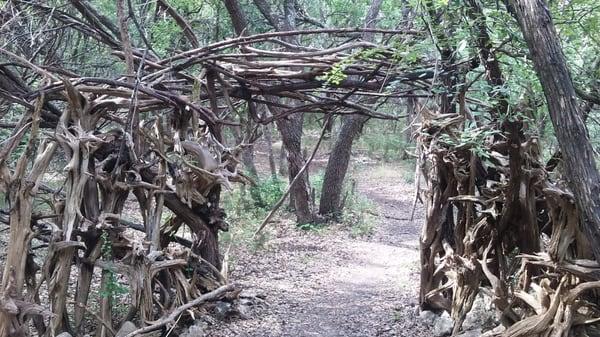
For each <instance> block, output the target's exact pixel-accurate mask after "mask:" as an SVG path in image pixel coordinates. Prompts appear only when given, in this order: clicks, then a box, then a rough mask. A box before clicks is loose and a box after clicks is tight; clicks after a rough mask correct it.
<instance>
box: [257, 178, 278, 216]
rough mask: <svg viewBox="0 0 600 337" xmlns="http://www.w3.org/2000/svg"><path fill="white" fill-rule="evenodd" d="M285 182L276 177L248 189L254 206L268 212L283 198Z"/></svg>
mask: <svg viewBox="0 0 600 337" xmlns="http://www.w3.org/2000/svg"><path fill="white" fill-rule="evenodd" d="M284 187H285V182H284V181H283V180H281V179H279V178H278V177H271V178H269V179H266V180H264V181H261V182H259V183H258V184H257V185H256V186H252V187H250V195H251V197H252V200H253V202H254V206H255V207H258V208H261V209H264V210H268V209H270V208H271V207H272V206H273V205H274V204H275V203H276V202H277V201H278V200H279V199H281V196H283V192H284Z"/></svg>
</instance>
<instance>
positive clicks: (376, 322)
mask: <svg viewBox="0 0 600 337" xmlns="http://www.w3.org/2000/svg"><path fill="white" fill-rule="evenodd" d="M356 180H357V190H358V192H359V193H361V194H363V195H364V196H366V197H367V198H368V199H369V200H371V201H372V203H373V204H374V205H375V208H374V209H373V210H372V214H373V215H375V217H376V218H375V223H376V224H375V226H374V228H373V230H372V234H371V235H363V236H358V237H353V236H352V235H351V234H350V230H349V229H347V228H346V229H344V228H343V227H341V226H340V228H335V227H334V228H331V229H327V230H308V231H301V230H297V229H294V228H293V226H292V225H290V224H282V225H280V227H278V228H277V229H272V231H273V235H274V237H271V238H270V239H269V246H268V248H266V249H264V250H262V251H261V250H258V251H256V252H254V253H252V254H249V255H248V256H240V257H239V259H238V261H237V262H236V266H237V267H236V268H235V272H234V273H233V274H232V275H231V278H232V279H235V280H236V281H237V282H240V283H241V284H242V285H243V286H244V287H245V288H246V289H247V290H245V291H246V292H248V293H251V294H253V296H257V297H258V298H262V299H263V300H261V303H259V304H256V305H253V306H252V310H249V312H248V314H244V316H246V317H245V319H239V318H233V319H231V320H230V322H229V323H227V324H214V325H212V324H211V325H210V326H208V329H207V332H208V335H207V336H211V337H221V336H248V337H284V336H285V337H287V336H289V337H292V336H293V337H311V336H323V337H370V336H384V337H392V336H425V337H428V336H430V333H429V332H428V328H426V327H425V326H423V325H422V324H421V323H420V322H419V319H418V311H417V296H418V285H419V270H418V261H419V252H418V237H419V226H420V224H421V222H422V217H423V215H422V213H423V211H422V208H417V210H416V212H415V219H414V221H412V222H411V221H410V219H409V218H410V213H411V207H412V199H413V193H414V192H413V186H412V184H408V183H405V182H404V181H403V179H402V178H401V176H400V174H399V173H398V172H396V171H395V170H394V168H393V167H392V166H377V167H365V168H364V169H363V170H362V171H361V173H360V174H359V176H358V178H357V179H356ZM283 227H285V228H283Z"/></svg>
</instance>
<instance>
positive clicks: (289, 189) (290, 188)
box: [253, 115, 331, 238]
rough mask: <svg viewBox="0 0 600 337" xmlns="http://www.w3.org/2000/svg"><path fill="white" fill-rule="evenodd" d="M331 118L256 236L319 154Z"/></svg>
mask: <svg viewBox="0 0 600 337" xmlns="http://www.w3.org/2000/svg"><path fill="white" fill-rule="evenodd" d="M330 119H331V115H328V116H327V118H326V119H325V121H324V122H323V128H322V129H321V135H320V136H319V140H318V141H317V144H315V148H314V149H313V151H312V153H311V154H310V157H309V158H308V160H307V161H306V163H304V166H302V168H301V169H300V171H298V174H296V176H295V177H294V179H293V180H292V182H291V183H290V185H289V186H288V188H287V190H286V191H285V193H284V194H283V195H282V196H281V198H279V200H278V201H277V203H276V204H275V206H273V208H272V209H271V211H270V212H269V214H268V215H267V217H266V218H265V220H263V222H262V224H261V225H260V227H258V229H257V230H256V232H254V235H253V237H254V238H255V237H256V236H257V235H258V234H259V233H260V231H262V230H263V228H265V226H266V225H267V224H268V223H269V221H271V218H272V217H273V215H275V212H277V210H278V209H279V207H281V205H283V202H284V201H285V199H286V198H287V197H288V195H289V194H290V191H291V190H292V187H293V186H294V184H295V183H296V182H297V181H298V180H299V179H300V177H302V175H303V174H304V171H306V169H307V168H308V166H309V165H310V163H311V162H312V160H313V158H314V157H315V154H317V150H318V149H319V145H321V141H322V140H323V137H324V136H325V132H326V131H327V124H328V123H329V120H330Z"/></svg>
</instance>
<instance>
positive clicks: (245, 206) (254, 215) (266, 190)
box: [221, 177, 285, 250]
mask: <svg viewBox="0 0 600 337" xmlns="http://www.w3.org/2000/svg"><path fill="white" fill-rule="evenodd" d="M284 188H285V182H284V181H282V180H281V179H279V178H277V177H272V178H269V179H266V180H263V181H259V182H258V183H257V185H256V186H252V187H250V188H249V191H248V189H246V188H245V187H238V188H235V189H234V190H233V191H231V192H230V193H226V194H223V196H222V200H221V204H222V207H223V208H224V209H225V211H226V212H227V220H228V222H229V232H226V233H224V234H223V235H222V236H221V238H222V239H223V241H224V242H226V243H229V244H233V243H234V242H235V243H236V244H237V243H242V244H246V245H249V246H250V247H251V248H252V249H253V250H259V249H263V248H265V246H266V244H267V242H268V240H269V234H268V233H267V232H262V233H261V234H260V235H258V237H256V238H254V239H252V237H253V234H254V231H255V230H256V229H257V227H258V225H259V224H260V223H261V221H263V219H264V218H265V217H266V215H267V212H268V211H269V210H270V209H271V207H273V205H274V204H275V203H276V202H277V201H278V200H279V199H280V198H281V196H282V195H283V192H284Z"/></svg>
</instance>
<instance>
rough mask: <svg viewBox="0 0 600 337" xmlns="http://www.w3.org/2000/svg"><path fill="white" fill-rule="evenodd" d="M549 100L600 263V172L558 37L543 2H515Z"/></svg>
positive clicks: (512, 5)
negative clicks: (599, 171)
mask: <svg viewBox="0 0 600 337" xmlns="http://www.w3.org/2000/svg"><path fill="white" fill-rule="evenodd" d="M510 10H512V12H513V13H514V15H515V17H516V18H517V21H518V22H519V25H520V26H521V31H522V32H523V37H524V38H525V41H526V42H527V46H528V47H529V51H530V56H531V59H532V60H533V65H534V67H535V70H536V72H537V75H538V78H539V79H540V83H541V84H542V88H543V90H544V94H545V96H546V101H547V103H548V111H549V112H550V118H551V120H552V125H553V126H554V131H555V133H556V138H557V139H558V144H559V146H560V150H561V152H562V153H563V160H564V166H565V173H566V177H567V179H568V181H569V186H570V187H571V189H572V190H573V193H574V195H575V199H576V201H577V206H578V207H579V209H580V210H581V211H582V212H583V214H584V217H585V221H583V223H582V227H583V231H584V232H585V234H586V235H587V237H588V239H589V241H590V244H591V245H590V246H591V247H592V251H593V253H594V257H595V258H596V261H600V174H599V173H598V169H597V167H596V161H595V157H594V150H593V148H592V145H591V144H590V139H589V137H588V133H587V129H586V127H585V123H584V122H583V114H582V112H581V111H580V109H579V106H578V104H577V100H576V93H575V88H574V87H573V81H572V80H571V75H570V74H569V69H568V68H567V63H566V60H565V56H564V54H563V51H562V48H561V45H560V41H559V39H558V35H557V33H556V30H555V28H554V23H553V22H552V17H551V16H550V11H549V9H548V5H547V4H546V1H544V0H510Z"/></svg>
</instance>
